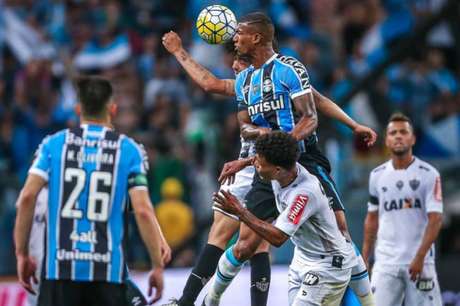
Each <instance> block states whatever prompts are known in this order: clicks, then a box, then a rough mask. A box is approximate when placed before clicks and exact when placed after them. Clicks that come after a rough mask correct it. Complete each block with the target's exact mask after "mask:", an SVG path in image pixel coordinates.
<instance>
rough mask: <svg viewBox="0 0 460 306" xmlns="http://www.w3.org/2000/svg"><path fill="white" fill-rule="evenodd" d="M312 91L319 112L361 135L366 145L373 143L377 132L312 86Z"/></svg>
mask: <svg viewBox="0 0 460 306" xmlns="http://www.w3.org/2000/svg"><path fill="white" fill-rule="evenodd" d="M312 92H313V97H314V101H315V106H316V108H317V109H318V111H319V112H321V113H322V114H324V115H326V116H328V117H330V118H333V119H336V120H338V121H340V122H342V123H343V124H345V125H346V126H348V127H349V128H350V129H351V130H352V131H353V133H355V134H356V135H358V136H361V137H363V139H364V141H365V142H366V144H367V145H368V146H372V145H373V144H374V143H375V141H376V140H377V133H376V132H375V131H374V130H372V129H371V128H369V127H367V126H365V125H362V124H359V123H357V122H356V121H355V120H353V119H352V118H351V117H350V116H348V115H347V113H345V112H344V111H343V110H342V109H341V108H340V107H339V106H338V105H337V104H335V103H334V102H333V101H332V100H331V99H329V98H327V97H325V96H323V95H322V94H321V93H319V92H318V91H317V90H316V89H315V88H313V87H312Z"/></svg>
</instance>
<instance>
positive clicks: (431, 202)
mask: <svg viewBox="0 0 460 306" xmlns="http://www.w3.org/2000/svg"><path fill="white" fill-rule="evenodd" d="M432 170H433V171H434V173H431V175H429V176H427V182H426V185H425V209H426V212H427V213H429V212H438V213H442V211H443V203H442V187H441V176H440V175H439V172H438V171H436V169H434V168H432Z"/></svg>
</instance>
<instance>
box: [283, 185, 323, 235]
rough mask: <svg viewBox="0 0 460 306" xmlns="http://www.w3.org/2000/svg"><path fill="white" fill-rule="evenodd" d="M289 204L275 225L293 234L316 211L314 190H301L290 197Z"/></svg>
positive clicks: (288, 233)
mask: <svg viewBox="0 0 460 306" xmlns="http://www.w3.org/2000/svg"><path fill="white" fill-rule="evenodd" d="M288 201H289V204H288V206H287V207H286V209H285V210H283V211H282V212H281V214H280V215H279V217H278V218H277V219H276V222H275V227H277V228H278V229H280V230H281V231H283V232H284V233H286V234H287V235H288V236H292V235H294V234H295V232H296V231H297V230H298V229H299V227H300V226H301V225H302V224H303V223H304V222H305V221H307V220H308V218H310V216H311V215H312V214H313V213H314V212H315V211H316V207H317V203H316V198H315V196H314V194H313V193H312V192H308V191H303V192H302V191H299V192H297V193H295V194H294V195H293V196H291V197H289V199H288Z"/></svg>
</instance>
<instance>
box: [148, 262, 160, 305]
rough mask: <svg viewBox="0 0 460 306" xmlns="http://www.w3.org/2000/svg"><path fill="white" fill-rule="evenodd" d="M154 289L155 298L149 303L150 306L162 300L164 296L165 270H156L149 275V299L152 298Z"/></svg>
mask: <svg viewBox="0 0 460 306" xmlns="http://www.w3.org/2000/svg"><path fill="white" fill-rule="evenodd" d="M153 288H155V296H154V297H153V298H152V299H151V300H150V301H149V305H152V304H153V303H155V302H157V301H158V300H159V299H161V295H162V294H163V268H160V267H156V268H154V269H153V270H152V271H151V272H150V275H149V292H148V293H149V297H152V293H153Z"/></svg>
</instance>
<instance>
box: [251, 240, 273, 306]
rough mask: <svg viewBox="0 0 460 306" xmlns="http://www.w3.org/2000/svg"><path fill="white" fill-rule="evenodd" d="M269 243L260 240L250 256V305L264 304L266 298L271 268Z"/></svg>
mask: <svg viewBox="0 0 460 306" xmlns="http://www.w3.org/2000/svg"><path fill="white" fill-rule="evenodd" d="M269 250H270V243H268V242H267V241H265V240H262V242H261V243H260V245H259V247H258V248H257V250H256V254H255V255H254V256H252V257H251V259H250V263H251V305H252V306H265V305H267V300H268V290H269V288H270V280H271V269H270V256H269V253H268V251H269Z"/></svg>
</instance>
